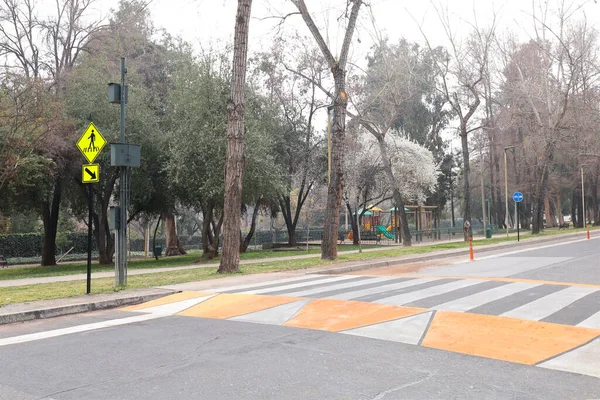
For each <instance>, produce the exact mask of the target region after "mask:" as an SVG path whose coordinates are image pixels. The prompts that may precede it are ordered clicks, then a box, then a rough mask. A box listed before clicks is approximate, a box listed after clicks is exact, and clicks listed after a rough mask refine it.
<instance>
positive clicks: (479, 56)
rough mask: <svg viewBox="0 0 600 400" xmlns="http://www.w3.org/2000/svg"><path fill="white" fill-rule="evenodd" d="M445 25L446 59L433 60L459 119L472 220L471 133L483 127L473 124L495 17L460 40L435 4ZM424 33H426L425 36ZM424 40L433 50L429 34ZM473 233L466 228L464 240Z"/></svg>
mask: <svg viewBox="0 0 600 400" xmlns="http://www.w3.org/2000/svg"><path fill="white" fill-rule="evenodd" d="M436 11H437V14H438V17H439V20H440V23H441V25H442V27H443V28H444V31H445V33H446V36H447V38H448V41H449V43H450V51H449V52H448V57H447V58H446V59H434V62H435V66H436V68H437V70H438V73H439V76H440V83H439V85H438V90H439V91H440V93H442V94H443V95H444V97H445V98H446V101H447V102H448V104H450V107H451V108H452V110H453V112H454V113H455V114H456V116H457V118H458V125H459V126H458V132H459V136H460V142H461V146H462V160H463V185H464V187H463V219H464V221H465V222H466V221H470V220H471V177H470V175H471V167H470V159H469V157H470V154H469V134H470V133H472V132H474V131H475V130H477V129H480V127H479V126H478V125H477V124H474V122H475V121H476V118H475V117H476V115H475V113H476V112H477V110H478V109H479V106H480V105H481V94H480V93H481V89H482V85H483V82H484V79H485V76H486V72H487V64H488V59H489V55H490V51H491V47H492V44H493V42H494V40H495V30H496V21H495V18H494V19H493V20H492V23H491V25H490V27H489V28H487V29H482V28H480V27H479V26H478V25H477V24H475V25H474V26H472V30H471V32H470V33H469V35H468V36H467V38H466V40H465V41H462V42H459V41H458V40H457V38H456V36H455V33H454V32H453V30H452V27H451V23H450V18H449V14H448V10H442V9H440V8H438V7H436ZM424 36H425V35H424ZM425 41H426V42H427V45H428V46H429V48H430V49H432V47H431V45H430V43H429V41H428V40H427V37H426V36H425ZM471 234H472V232H471V231H470V230H468V231H467V230H465V234H464V239H465V240H468V239H469V236H470V235H471Z"/></svg>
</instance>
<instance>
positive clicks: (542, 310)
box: [218, 275, 600, 329]
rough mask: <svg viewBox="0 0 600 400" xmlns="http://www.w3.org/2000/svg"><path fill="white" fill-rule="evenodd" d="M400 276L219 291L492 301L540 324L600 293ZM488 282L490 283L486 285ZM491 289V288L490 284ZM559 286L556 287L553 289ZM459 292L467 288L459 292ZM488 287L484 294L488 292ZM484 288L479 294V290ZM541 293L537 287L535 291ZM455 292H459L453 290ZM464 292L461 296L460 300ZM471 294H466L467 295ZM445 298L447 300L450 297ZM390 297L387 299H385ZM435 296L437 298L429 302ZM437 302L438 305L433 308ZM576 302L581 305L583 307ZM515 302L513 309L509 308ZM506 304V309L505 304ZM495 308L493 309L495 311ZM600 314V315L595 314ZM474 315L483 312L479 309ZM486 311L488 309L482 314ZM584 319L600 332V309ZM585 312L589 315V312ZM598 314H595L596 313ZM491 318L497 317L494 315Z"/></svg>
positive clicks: (461, 304)
mask: <svg viewBox="0 0 600 400" xmlns="http://www.w3.org/2000/svg"><path fill="white" fill-rule="evenodd" d="M401 279H402V278H400V280H399V278H398V277H377V276H372V277H369V276H362V277H361V276H356V275H335V276H317V275H305V276H299V277H293V278H286V279H281V280H273V281H266V282H265V281H263V282H258V283H252V284H247V285H238V286H230V287H224V288H220V289H219V290H218V291H219V292H229V291H234V292H236V293H245V294H262V295H282V296H294V297H309V298H310V297H312V298H327V299H333V300H358V301H372V302H375V303H379V304H390V305H397V306H402V305H407V304H411V303H415V304H416V305H417V306H418V304H419V301H421V300H425V303H426V304H428V305H427V306H423V307H427V308H430V309H432V310H446V311H457V312H473V311H471V310H475V309H477V308H480V307H484V308H485V306H486V305H487V304H488V303H492V302H499V305H500V306H499V308H498V309H499V310H500V309H502V311H498V314H499V315H501V316H504V317H510V318H519V319H525V320H532V321H539V320H544V319H547V318H548V317H550V318H553V316H554V315H555V314H556V313H559V312H561V310H564V309H565V308H566V307H570V306H572V304H573V303H577V302H579V303H581V300H582V299H584V300H585V298H587V297H586V296H589V295H593V294H594V293H596V292H598V291H600V289H598V288H594V287H583V286H564V287H560V288H559V289H558V290H556V291H554V292H552V293H549V294H547V295H544V296H542V297H540V296H539V295H538V296H536V295H535V293H533V292H532V293H531V296H532V299H531V300H530V301H528V302H525V301H527V296H529V294H524V293H521V292H526V291H528V290H531V289H535V288H538V287H541V286H547V285H545V284H544V283H535V282H531V283H530V282H507V283H505V284H503V283H502V282H499V283H498V284H499V285H501V286H497V287H493V288H491V289H485V288H484V287H482V288H481V289H478V288H476V287H473V289H466V288H469V287H471V286H474V285H478V284H482V283H484V282H486V281H487V280H486V279H456V278H442V277H435V278H428V277H423V278H405V280H401ZM487 282H490V281H487ZM490 287H491V286H490ZM554 287H556V286H554ZM460 289H465V290H464V291H463V290H460ZM484 289H485V290H484ZM478 290H480V291H478ZM536 290H537V289H536ZM455 291H457V292H455ZM463 292H464V295H463V297H459V298H457V297H458V296H459V295H461V293H463ZM469 292H470V293H473V294H468V293H469ZM446 295H447V296H446ZM382 296H386V297H382ZM431 297H435V298H434V299H429V300H427V299H428V298H431ZM437 301H439V302H440V304H435V302H437ZM589 301H590V300H587V302H588V304H589ZM579 303H578V304H579ZM512 304H514V305H513V306H512V307H514V308H512V309H509V308H510V307H511V305H512ZM503 305H504V306H503ZM492 310H493V308H492ZM596 311H597V312H596ZM475 312H479V311H477V310H475ZM481 312H484V313H487V312H486V311H481ZM582 312H583V314H581V319H584V318H586V317H587V319H585V320H583V321H582V322H580V323H579V324H577V325H578V326H582V327H588V328H595V329H600V307H598V310H594V309H586V311H582ZM586 312H587V314H586ZM594 312H596V313H595V314H594ZM491 313H492V314H491V315H496V314H495V313H494V312H493V311H492V312H491ZM562 320H564V321H565V322H561V317H558V316H557V318H556V321H550V322H554V323H566V324H576V323H577V321H576V320H575V321H567V320H565V319H564V318H562Z"/></svg>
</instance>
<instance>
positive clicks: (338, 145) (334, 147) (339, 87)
mask: <svg viewBox="0 0 600 400" xmlns="http://www.w3.org/2000/svg"><path fill="white" fill-rule="evenodd" d="M333 76H334V80H335V89H336V93H337V96H336V99H335V100H334V109H333V126H332V130H331V131H332V132H331V166H332V168H331V175H330V179H329V186H328V187H327V207H326V209H325V224H324V226H323V241H322V243H321V259H323V260H335V259H337V240H338V229H339V225H340V209H341V206H342V192H343V190H344V169H343V164H344V163H343V160H344V148H343V147H344V136H345V133H346V109H347V107H348V98H347V94H346V91H345V79H346V72H345V71H344V70H342V69H340V68H339V67H336V69H334V70H333Z"/></svg>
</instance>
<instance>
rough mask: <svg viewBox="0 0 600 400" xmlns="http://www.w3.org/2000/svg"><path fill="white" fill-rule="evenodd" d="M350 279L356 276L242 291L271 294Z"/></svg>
mask: <svg viewBox="0 0 600 400" xmlns="http://www.w3.org/2000/svg"><path fill="white" fill-rule="evenodd" d="M348 279H356V276H336V277H333V278H326V279H319V280H318V281H309V282H300V283H294V284H290V285H281V286H274V287H271V288H268V289H257V290H248V291H243V292H240V293H244V294H269V293H271V292H278V291H280V290H288V289H296V288H301V287H304V286H310V285H316V284H322V283H336V282H341V281H345V280H348Z"/></svg>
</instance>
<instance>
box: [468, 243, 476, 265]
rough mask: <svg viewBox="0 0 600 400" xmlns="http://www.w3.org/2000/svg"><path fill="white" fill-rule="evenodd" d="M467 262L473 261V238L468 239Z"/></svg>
mask: <svg viewBox="0 0 600 400" xmlns="http://www.w3.org/2000/svg"><path fill="white" fill-rule="evenodd" d="M469 260H471V261H473V260H475V254H473V238H472V237H471V238H469Z"/></svg>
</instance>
